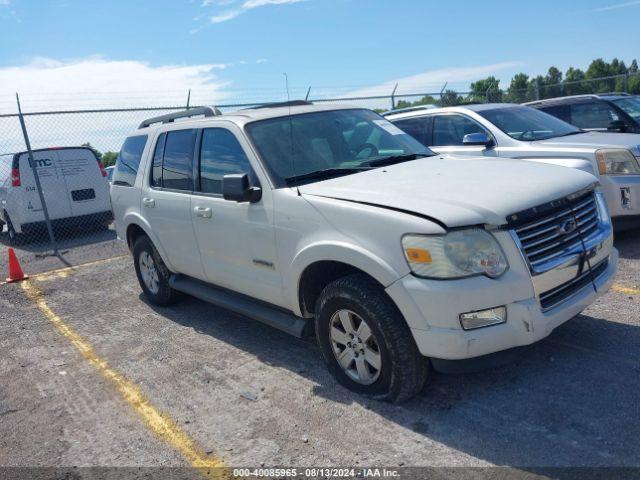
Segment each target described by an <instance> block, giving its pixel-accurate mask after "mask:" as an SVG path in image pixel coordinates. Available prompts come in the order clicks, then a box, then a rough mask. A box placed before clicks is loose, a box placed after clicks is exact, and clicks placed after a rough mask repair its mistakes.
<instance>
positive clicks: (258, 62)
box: [256, 58, 269, 65]
mask: <svg viewBox="0 0 640 480" xmlns="http://www.w3.org/2000/svg"><path fill="white" fill-rule="evenodd" d="M268 61H269V60H268V59H266V58H259V59H257V60H256V63H257V64H258V65H260V64H261V63H267V62H268Z"/></svg>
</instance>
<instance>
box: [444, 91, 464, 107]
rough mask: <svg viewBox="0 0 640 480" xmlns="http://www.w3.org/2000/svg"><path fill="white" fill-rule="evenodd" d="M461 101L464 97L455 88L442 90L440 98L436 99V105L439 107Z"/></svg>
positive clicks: (457, 103) (462, 101)
mask: <svg viewBox="0 0 640 480" xmlns="http://www.w3.org/2000/svg"><path fill="white" fill-rule="evenodd" d="M461 103H464V98H463V97H462V96H461V95H458V92H456V91H455V90H445V91H444V92H442V95H441V96H440V100H439V101H438V105H440V106H441V107H453V106H455V105H460V104H461Z"/></svg>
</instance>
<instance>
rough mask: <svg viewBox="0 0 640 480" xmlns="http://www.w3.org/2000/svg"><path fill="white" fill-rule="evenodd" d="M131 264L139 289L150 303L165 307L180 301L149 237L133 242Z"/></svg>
mask: <svg viewBox="0 0 640 480" xmlns="http://www.w3.org/2000/svg"><path fill="white" fill-rule="evenodd" d="M133 262H134V265H135V268H136V275H137V277H138V282H139V283H140V287H141V288H142V291H143V292H144V295H145V297H147V300H149V302H150V303H152V304H153V305H158V306H160V307H166V306H169V305H172V304H174V303H175V302H176V301H178V300H179V299H180V292H178V291H177V290H174V289H173V288H171V287H170V286H169V277H170V276H171V272H169V269H168V268H167V267H166V265H165V264H164V262H163V261H162V258H161V257H160V254H159V253H158V251H157V250H156V248H155V247H154V246H153V243H152V242H151V240H150V239H149V237H147V236H142V237H140V238H138V239H137V240H136V241H135V243H134V245H133Z"/></svg>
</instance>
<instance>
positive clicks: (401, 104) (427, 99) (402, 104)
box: [395, 95, 437, 108]
mask: <svg viewBox="0 0 640 480" xmlns="http://www.w3.org/2000/svg"><path fill="white" fill-rule="evenodd" d="M436 103H437V102H436V99H435V98H433V97H432V96H431V95H425V96H424V97H422V98H421V99H419V100H416V101H415V102H408V101H406V100H398V101H397V102H396V107H395V108H409V107H418V106H420V105H435V104H436Z"/></svg>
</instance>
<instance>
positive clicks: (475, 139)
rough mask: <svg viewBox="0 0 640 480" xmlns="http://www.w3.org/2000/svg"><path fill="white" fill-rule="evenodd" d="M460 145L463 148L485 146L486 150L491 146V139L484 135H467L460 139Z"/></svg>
mask: <svg viewBox="0 0 640 480" xmlns="http://www.w3.org/2000/svg"><path fill="white" fill-rule="evenodd" d="M462 144H463V145H465V146H470V147H471V146H485V147H487V148H489V147H492V146H493V139H492V138H491V137H489V135H487V134H486V133H468V134H467V135H465V136H464V137H463V138H462Z"/></svg>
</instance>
